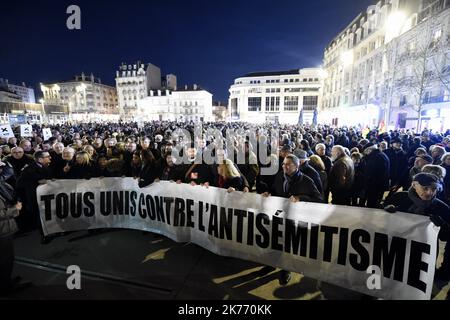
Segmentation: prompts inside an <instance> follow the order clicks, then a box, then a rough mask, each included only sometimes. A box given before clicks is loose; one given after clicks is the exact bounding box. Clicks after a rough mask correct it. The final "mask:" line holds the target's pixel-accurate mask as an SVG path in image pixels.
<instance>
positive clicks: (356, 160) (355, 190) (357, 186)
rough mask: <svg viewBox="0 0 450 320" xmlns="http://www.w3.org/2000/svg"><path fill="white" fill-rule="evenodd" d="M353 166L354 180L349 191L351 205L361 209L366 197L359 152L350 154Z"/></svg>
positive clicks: (361, 158)
mask: <svg viewBox="0 0 450 320" xmlns="http://www.w3.org/2000/svg"><path fill="white" fill-rule="evenodd" d="M350 158H351V159H352V162H353V166H354V168H355V179H354V180H353V185H352V188H351V190H350V193H351V203H350V204H351V205H352V206H354V207H358V206H361V207H363V206H364V205H365V202H366V195H365V191H364V163H363V155H362V154H361V153H359V152H354V153H352V154H351V157H350Z"/></svg>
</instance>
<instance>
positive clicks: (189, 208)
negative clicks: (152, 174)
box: [37, 178, 438, 299]
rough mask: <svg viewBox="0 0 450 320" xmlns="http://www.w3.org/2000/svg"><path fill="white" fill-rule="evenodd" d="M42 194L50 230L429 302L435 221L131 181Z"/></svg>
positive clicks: (66, 186) (67, 183)
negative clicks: (153, 239)
mask: <svg viewBox="0 0 450 320" xmlns="http://www.w3.org/2000/svg"><path fill="white" fill-rule="evenodd" d="M37 199H38V204H39V208H40V214H41V220H42V225H43V231H44V234H46V235H47V234H55V233H59V232H63V231H76V230H87V229H95V228H127V229H136V230H146V231H150V232H155V233H159V234H162V235H165V236H167V237H169V238H171V239H173V240H174V241H177V242H192V243H195V244H197V245H199V246H202V247H203V248H205V249H207V250H210V251H212V252H214V253H216V254H219V255H223V256H230V257H236V258H240V259H244V260H249V261H255V262H258V263H261V264H264V265H270V266H274V267H279V268H282V269H284V270H289V271H294V272H299V273H303V274H304V275H305V276H307V277H310V278H314V279H318V280H322V281H325V282H328V283H333V284H336V285H338V286H341V287H344V288H348V289H351V290H354V291H358V292H362V293H365V294H369V295H372V296H375V297H379V298H384V299H430V298H431V291H432V286H433V278H434V269H435V262H436V249H437V248H436V245H437V234H438V228H436V227H435V226H434V225H433V224H432V223H431V222H430V220H429V219H428V218H427V217H423V216H419V215H413V214H407V213H396V214H389V213H386V212H384V211H382V210H372V209H364V208H359V207H345V206H332V205H326V204H316V203H304V202H303V203H302V202H300V203H292V202H290V201H289V200H288V199H284V198H278V197H269V198H263V197H261V196H260V195H257V194H251V193H241V192H233V193H227V192H226V190H223V189H217V188H213V187H210V188H204V187H201V186H191V185H186V184H180V185H178V184H175V183H171V182H158V183H154V184H152V185H151V186H149V187H147V188H142V189H141V188H139V187H138V184H137V181H136V180H134V179H132V178H103V179H91V180H59V181H49V182H48V183H47V184H45V185H42V186H39V187H38V189H37ZM373 266H380V268H381V274H380V278H381V279H380V286H379V287H377V288H373V287H372V286H371V285H370V284H369V282H370V278H371V277H372V273H370V274H369V273H367V271H368V270H369V271H370V270H372V269H373Z"/></svg>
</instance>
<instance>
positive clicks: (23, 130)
mask: <svg viewBox="0 0 450 320" xmlns="http://www.w3.org/2000/svg"><path fill="white" fill-rule="evenodd" d="M20 136H21V137H32V136H33V127H32V126H31V124H21V125H20Z"/></svg>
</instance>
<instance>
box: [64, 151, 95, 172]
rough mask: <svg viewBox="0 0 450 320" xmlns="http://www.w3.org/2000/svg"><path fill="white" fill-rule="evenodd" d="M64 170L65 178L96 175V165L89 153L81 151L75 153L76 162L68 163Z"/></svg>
mask: <svg viewBox="0 0 450 320" xmlns="http://www.w3.org/2000/svg"><path fill="white" fill-rule="evenodd" d="M63 170H64V179H90V178H92V177H94V172H95V167H94V165H93V163H92V162H91V157H90V156H89V153H87V152H86V151H79V152H77V153H76V155H75V162H74V164H73V165H70V164H67V165H66V166H65V167H64V169H63Z"/></svg>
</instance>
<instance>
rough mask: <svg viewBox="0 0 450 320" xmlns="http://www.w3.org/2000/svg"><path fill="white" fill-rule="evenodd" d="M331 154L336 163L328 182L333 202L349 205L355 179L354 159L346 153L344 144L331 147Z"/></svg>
mask: <svg viewBox="0 0 450 320" xmlns="http://www.w3.org/2000/svg"><path fill="white" fill-rule="evenodd" d="M331 155H332V160H333V161H334V163H333V167H332V169H331V172H330V175H329V177H328V184H329V186H330V191H331V194H332V204H335V205H346V206H349V205H350V202H351V195H352V194H351V189H352V186H353V182H354V179H355V167H354V164H353V161H352V160H351V159H350V158H349V157H348V156H347V155H346V154H345V150H344V148H343V147H342V146H334V147H333V149H331Z"/></svg>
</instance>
